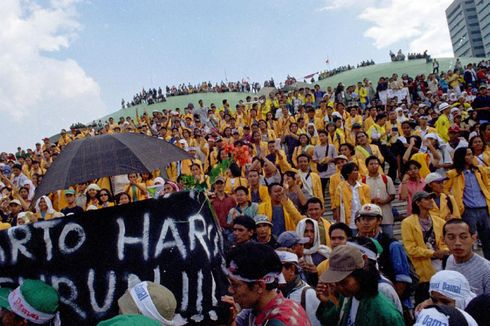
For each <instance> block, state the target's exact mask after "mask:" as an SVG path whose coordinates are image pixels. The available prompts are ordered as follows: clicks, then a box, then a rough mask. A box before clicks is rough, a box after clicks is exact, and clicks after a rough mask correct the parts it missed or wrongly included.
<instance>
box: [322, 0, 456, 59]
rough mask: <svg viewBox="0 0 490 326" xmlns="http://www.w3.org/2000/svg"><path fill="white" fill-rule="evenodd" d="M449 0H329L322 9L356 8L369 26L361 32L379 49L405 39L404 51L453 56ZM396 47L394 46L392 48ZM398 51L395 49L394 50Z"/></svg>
mask: <svg viewBox="0 0 490 326" xmlns="http://www.w3.org/2000/svg"><path fill="white" fill-rule="evenodd" d="M451 2H452V0H412V1H408V2H407V1H406V0H380V1H369V2H368V3H364V2H363V5H362V6H359V2H358V1H351V0H331V1H328V2H327V3H326V5H325V7H323V8H322V9H321V10H333V9H337V10H338V9H350V10H358V11H359V14H358V17H359V18H360V19H362V20H364V21H367V22H369V23H370V24H371V25H372V26H371V27H369V28H368V29H367V30H366V32H365V33H364V36H365V37H368V38H370V39H372V40H373V41H374V45H375V46H376V47H377V48H378V49H388V48H389V46H391V45H394V44H395V43H398V42H407V43H408V48H404V49H402V51H403V52H404V53H405V54H406V53H407V52H423V51H424V50H428V51H429V53H430V54H432V55H433V56H452V47H451V40H450V37H449V30H448V27H447V21H446V14H445V10H446V8H447V7H448V6H449V4H450V3H451ZM393 50H395V49H393ZM396 50H397V49H396Z"/></svg>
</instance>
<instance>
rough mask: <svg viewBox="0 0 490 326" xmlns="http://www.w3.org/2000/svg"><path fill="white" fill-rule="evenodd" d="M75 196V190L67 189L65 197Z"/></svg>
mask: <svg viewBox="0 0 490 326" xmlns="http://www.w3.org/2000/svg"><path fill="white" fill-rule="evenodd" d="M74 194H75V190H73V189H66V190H65V196H66V195H74Z"/></svg>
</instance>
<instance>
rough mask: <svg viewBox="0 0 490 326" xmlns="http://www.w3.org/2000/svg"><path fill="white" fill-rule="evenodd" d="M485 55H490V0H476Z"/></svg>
mask: <svg viewBox="0 0 490 326" xmlns="http://www.w3.org/2000/svg"><path fill="white" fill-rule="evenodd" d="M475 4H476V15H477V17H478V22H479V24H480V33H481V38H482V41H483V48H484V49H485V56H486V57H487V58H488V57H490V0H475Z"/></svg>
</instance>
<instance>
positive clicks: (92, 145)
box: [33, 133, 192, 202]
mask: <svg viewBox="0 0 490 326" xmlns="http://www.w3.org/2000/svg"><path fill="white" fill-rule="evenodd" d="M184 159H192V156H191V155H189V154H188V153H187V152H185V151H183V150H182V149H180V148H178V147H177V146H175V145H172V144H170V143H168V142H166V141H164V140H162V139H158V138H154V137H149V136H145V135H141V134H132V133H126V134H112V135H100V136H95V137H88V138H85V139H79V140H75V141H73V142H71V143H70V144H68V145H67V146H66V147H65V148H64V149H63V150H62V151H61V153H60V155H58V158H57V159H56V160H55V161H54V162H53V164H52V165H51V167H50V168H49V169H48V171H47V172H46V175H44V177H43V179H42V181H41V184H40V185H39V187H38V188H37V189H36V193H35V196H34V199H33V202H35V200H36V199H37V198H39V197H40V196H42V195H45V194H48V193H50V192H52V191H56V190H60V189H67V188H68V187H69V186H72V185H75V184H77V183H81V182H86V181H89V180H93V179H97V178H102V177H107V176H114V175H120V174H128V173H131V172H136V173H140V172H151V171H153V170H155V169H163V168H164V167H165V166H167V165H168V164H169V163H171V162H175V161H181V160H184ZM164 173H165V172H164Z"/></svg>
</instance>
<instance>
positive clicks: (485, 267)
mask: <svg viewBox="0 0 490 326" xmlns="http://www.w3.org/2000/svg"><path fill="white" fill-rule="evenodd" d="M446 269H447V270H450V271H456V272H460V273H461V274H463V275H464V276H465V277H466V279H467V280H468V282H469V283H470V287H471V291H473V292H474V293H476V294H477V295H480V294H484V293H490V261H488V260H486V259H485V258H483V257H482V256H480V255H478V254H473V257H471V258H470V259H469V260H468V261H465V262H464V263H461V264H458V263H456V261H455V260H454V257H453V255H451V256H449V258H448V259H447V263H446Z"/></svg>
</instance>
